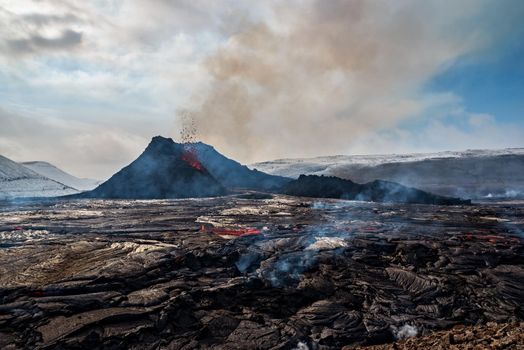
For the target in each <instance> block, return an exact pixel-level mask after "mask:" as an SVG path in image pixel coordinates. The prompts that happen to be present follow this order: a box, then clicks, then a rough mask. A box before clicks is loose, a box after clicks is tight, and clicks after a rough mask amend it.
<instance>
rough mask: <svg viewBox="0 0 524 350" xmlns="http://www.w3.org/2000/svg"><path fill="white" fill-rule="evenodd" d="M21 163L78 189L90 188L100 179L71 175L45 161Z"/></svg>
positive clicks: (86, 189)
mask: <svg viewBox="0 0 524 350" xmlns="http://www.w3.org/2000/svg"><path fill="white" fill-rule="evenodd" d="M21 164H22V165H23V166H25V167H26V168H29V169H31V170H33V171H34V172H35V173H38V174H40V175H43V176H45V177H47V178H49V179H51V180H54V181H57V182H60V183H62V184H64V185H66V186H69V187H72V188H74V189H77V190H79V191H88V190H92V189H93V188H95V187H96V186H98V185H99V184H100V181H98V180H93V179H85V178H78V177H76V176H73V175H71V174H69V173H66V172H65V171H63V170H62V169H59V168H57V167H56V166H54V165H53V164H50V163H47V162H41V161H36V162H23V163H21Z"/></svg>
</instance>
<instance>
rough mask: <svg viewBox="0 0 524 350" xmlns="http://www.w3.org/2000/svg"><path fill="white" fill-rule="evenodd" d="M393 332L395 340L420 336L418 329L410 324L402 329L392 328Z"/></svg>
mask: <svg viewBox="0 0 524 350" xmlns="http://www.w3.org/2000/svg"><path fill="white" fill-rule="evenodd" d="M391 330H392V331H393V335H394V336H395V338H396V339H398V340H400V339H407V338H411V337H416V336H417V334H418V331H417V327H415V326H412V325H409V324H405V325H403V326H402V327H400V328H399V327H397V326H391Z"/></svg>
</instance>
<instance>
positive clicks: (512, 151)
mask: <svg viewBox="0 0 524 350" xmlns="http://www.w3.org/2000/svg"><path fill="white" fill-rule="evenodd" d="M504 155H524V148H506V149H500V150H466V151H445V152H434V153H408V154H377V155H335V156H322V157H313V158H284V159H276V160H272V161H266V162H260V163H255V164H252V165H250V168H256V169H258V170H260V171H263V172H266V173H268V174H271V175H280V176H285V177H292V178H298V176H299V175H301V174H308V175H322V174H328V173H329V171H330V170H332V169H334V168H338V167H345V166H348V165H362V166H377V165H381V164H387V163H407V162H418V161H423V160H429V159H457V158H480V157H494V156H504Z"/></svg>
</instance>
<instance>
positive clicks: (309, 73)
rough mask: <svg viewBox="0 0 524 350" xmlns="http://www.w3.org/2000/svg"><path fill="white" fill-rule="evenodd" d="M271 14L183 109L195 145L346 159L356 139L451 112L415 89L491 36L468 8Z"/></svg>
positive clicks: (234, 39) (255, 156) (289, 8)
mask: <svg viewBox="0 0 524 350" xmlns="http://www.w3.org/2000/svg"><path fill="white" fill-rule="evenodd" d="M271 4H272V6H271V12H272V16H270V17H268V18H270V20H266V21H263V22H254V23H252V24H251V26H250V27H247V28H246V29H245V30H243V31H242V32H239V33H236V34H233V35H232V36H231V37H229V39H228V41H227V42H226V43H225V44H224V45H223V46H221V47H220V48H219V49H218V50H217V51H216V53H214V54H211V55H210V56H209V58H208V59H207V61H206V63H205V64H206V68H207V69H208V72H209V74H210V75H211V77H212V82H211V84H210V88H209V89H208V90H207V91H198V92H197V94H196V95H195V96H194V99H193V101H192V102H191V103H189V104H188V105H187V106H186V108H184V109H182V111H183V112H184V113H187V111H188V110H189V111H190V112H191V113H193V115H194V118H195V120H196V125H197V128H198V131H199V135H198V136H199V137H200V138H201V139H203V140H204V141H207V142H209V143H212V144H214V145H216V146H217V147H218V148H219V149H221V150H223V151H224V152H225V153H227V154H230V155H232V156H234V157H236V158H238V159H241V160H243V161H255V160H264V159H269V158H276V157H281V156H282V154H283V153H285V154H286V155H287V156H313V155H317V154H329V153H335V152H336V153H341V152H349V151H351V145H352V140H353V139H355V138H359V137H361V136H363V135H367V134H372V133H377V132H379V131H381V130H385V129H388V128H392V127H395V126H397V125H398V124H399V123H402V122H405V121H407V120H410V119H413V118H426V117H427V114H428V113H429V111H430V110H432V109H435V108H437V106H438V104H439V103H443V102H444V103H445V104H448V103H449V101H439V98H438V97H439V96H435V94H432V93H430V92H425V91H424V89H423V87H424V84H425V83H426V82H427V81H428V80H429V79H430V78H431V77H433V76H434V75H435V74H437V73H438V72H439V71H440V70H441V69H442V68H443V67H445V66H446V65H449V64H450V63H452V62H453V61H454V60H456V59H458V58H460V57H462V56H464V55H466V54H469V53H471V52H474V51H475V50H479V49H480V48H482V47H484V46H485V45H487V43H488V41H489V40H488V39H489V38H490V34H489V33H490V31H491V30H492V28H491V27H483V26H482V25H476V26H473V27H472V26H471V25H470V24H468V23H472V22H474V23H482V18H483V16H485V15H486V14H485V13H482V12H479V10H478V9H479V7H478V6H473V3H471V2H460V3H456V4H455V3H450V2H446V3H442V2H440V1H430V2H423V3H421V2H419V1H403V2H394V3H392V2H390V1H376V2H369V1H342V0H340V1H329V2H325V1H320V0H313V1H298V2H297V1H290V2H286V3H282V2H272V3H271ZM479 5H480V4H479ZM481 7H482V6H481ZM436 104H437V105H436Z"/></svg>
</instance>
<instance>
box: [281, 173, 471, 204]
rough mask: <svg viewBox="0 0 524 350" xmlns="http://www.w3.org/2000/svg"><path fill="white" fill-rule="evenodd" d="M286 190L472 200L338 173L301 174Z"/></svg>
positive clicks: (421, 200)
mask: <svg viewBox="0 0 524 350" xmlns="http://www.w3.org/2000/svg"><path fill="white" fill-rule="evenodd" d="M282 192H283V193H285V194H287V195H291V196H301V197H314V198H336V199H348V200H360V201H368V202H369V201H371V202H386V203H414V204H436V205H468V204H471V201H469V200H462V199H460V198H451V197H444V196H438V195H434V194H432V193H428V192H425V191H421V190H418V189H416V188H411V187H406V186H402V185H400V184H398V183H395V182H390V181H382V180H375V181H372V182H368V183H364V184H359V183H355V182H353V181H351V180H344V179H341V178H339V177H335V176H324V175H320V176H318V175H300V176H299V178H298V179H296V180H293V181H291V182H289V183H288V184H286V185H285V186H284V187H283V189H282Z"/></svg>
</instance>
